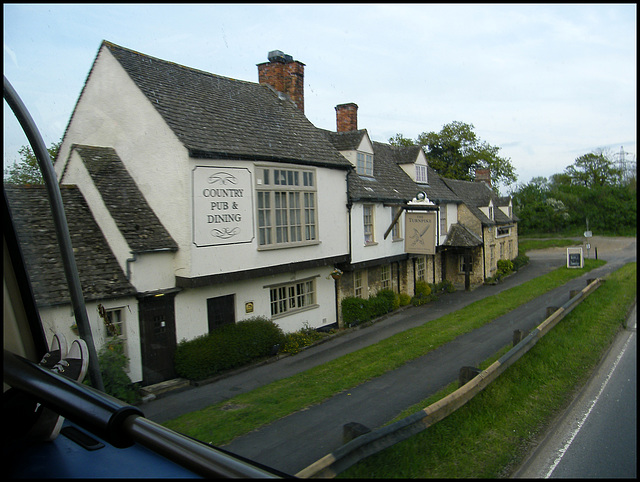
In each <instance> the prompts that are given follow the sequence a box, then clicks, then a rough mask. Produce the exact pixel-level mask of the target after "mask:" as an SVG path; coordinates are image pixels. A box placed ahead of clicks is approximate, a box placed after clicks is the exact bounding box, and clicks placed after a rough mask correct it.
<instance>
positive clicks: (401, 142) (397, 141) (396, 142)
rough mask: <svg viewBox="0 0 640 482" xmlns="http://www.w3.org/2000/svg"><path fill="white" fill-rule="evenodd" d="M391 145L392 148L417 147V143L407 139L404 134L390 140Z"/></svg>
mask: <svg viewBox="0 0 640 482" xmlns="http://www.w3.org/2000/svg"><path fill="white" fill-rule="evenodd" d="M389 144H391V145H392V146H400V147H410V146H415V143H414V142H413V141H412V140H411V139H407V138H406V137H405V136H403V135H402V134H396V135H395V136H393V137H390V138H389Z"/></svg>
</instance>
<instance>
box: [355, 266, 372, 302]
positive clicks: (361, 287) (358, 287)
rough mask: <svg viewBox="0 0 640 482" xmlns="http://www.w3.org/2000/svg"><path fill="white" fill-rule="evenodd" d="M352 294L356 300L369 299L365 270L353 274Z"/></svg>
mask: <svg viewBox="0 0 640 482" xmlns="http://www.w3.org/2000/svg"><path fill="white" fill-rule="evenodd" d="M353 293H354V296H355V297H356V298H362V299H367V298H368V297H369V289H368V287H367V271H366V270H364V269H361V270H358V271H354V272H353Z"/></svg>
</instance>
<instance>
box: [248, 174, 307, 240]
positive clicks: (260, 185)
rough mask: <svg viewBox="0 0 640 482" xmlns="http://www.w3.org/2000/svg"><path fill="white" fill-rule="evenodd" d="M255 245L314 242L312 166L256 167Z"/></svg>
mask: <svg viewBox="0 0 640 482" xmlns="http://www.w3.org/2000/svg"><path fill="white" fill-rule="evenodd" d="M256 199H257V202H256V213H257V228H258V238H257V242H258V249H259V250H260V249H273V248H289V247H295V246H307V245H310V244H318V242H319V241H318V239H319V238H318V190H317V175H316V171H315V169H299V168H291V167H280V166H278V167H275V166H257V167H256Z"/></svg>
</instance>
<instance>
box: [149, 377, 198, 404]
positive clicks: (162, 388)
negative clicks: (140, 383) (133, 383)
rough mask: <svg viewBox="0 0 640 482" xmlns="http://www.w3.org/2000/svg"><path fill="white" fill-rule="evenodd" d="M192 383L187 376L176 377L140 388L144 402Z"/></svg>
mask: <svg viewBox="0 0 640 482" xmlns="http://www.w3.org/2000/svg"><path fill="white" fill-rule="evenodd" d="M190 385H191V383H190V382H189V380H187V379H185V378H174V379H173V380H165V381H164V382H160V383H156V384H155V385H148V386H146V387H142V388H140V394H141V395H142V400H143V401H144V402H150V401H151V400H154V399H156V398H157V397H158V396H160V395H162V394H164V393H167V392H171V391H174V390H179V389H182V388H186V387H188V386H190Z"/></svg>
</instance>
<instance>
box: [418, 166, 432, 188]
mask: <svg viewBox="0 0 640 482" xmlns="http://www.w3.org/2000/svg"><path fill="white" fill-rule="evenodd" d="M415 166H416V182H418V183H420V184H427V183H428V182H429V179H428V177H427V166H425V165H424V164H416V165H415Z"/></svg>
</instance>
